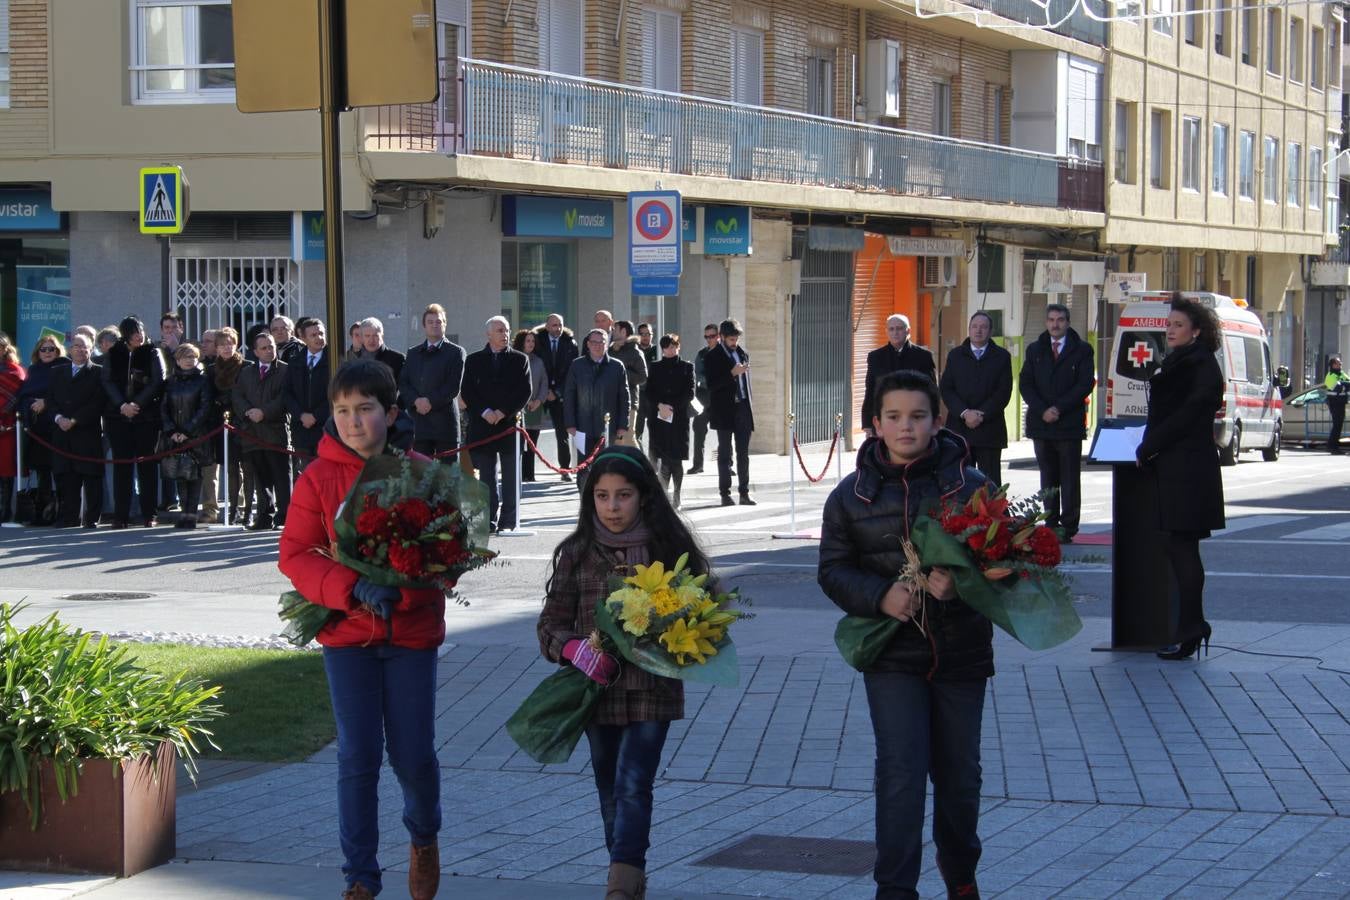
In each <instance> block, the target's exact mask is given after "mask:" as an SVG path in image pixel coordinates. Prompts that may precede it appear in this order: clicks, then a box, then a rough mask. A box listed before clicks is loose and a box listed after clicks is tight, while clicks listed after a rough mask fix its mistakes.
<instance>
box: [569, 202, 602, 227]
mask: <svg viewBox="0 0 1350 900" xmlns="http://www.w3.org/2000/svg"><path fill="white" fill-rule="evenodd" d="M578 225H580V226H581V227H582V228H604V227H605V214H604V213H587V214H582V213H580V212H578V211H577V208H576V207H575V206H574V207H572V208H571V209H569V210H565V211H564V212H563V226H564V227H566V228H567V230H568V231H573V230H575V229H576V227H577V226H578Z"/></svg>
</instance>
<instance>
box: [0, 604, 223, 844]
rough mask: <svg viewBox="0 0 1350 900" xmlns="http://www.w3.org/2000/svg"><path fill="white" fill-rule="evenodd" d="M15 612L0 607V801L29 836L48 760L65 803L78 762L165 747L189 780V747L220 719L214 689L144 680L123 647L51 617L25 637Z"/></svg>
mask: <svg viewBox="0 0 1350 900" xmlns="http://www.w3.org/2000/svg"><path fill="white" fill-rule="evenodd" d="M20 608H21V607H18V606H11V605H10V604H8V603H0V793H7V792H10V791H17V792H20V793H21V794H22V795H23V799H24V804H25V805H26V806H27V808H28V810H29V812H30V813H31V814H32V828H33V829H35V830H36V828H37V827H38V823H39V821H41V815H42V797H41V791H40V784H41V777H40V767H41V766H42V764H43V762H44V761H49V762H50V763H51V765H52V767H53V771H54V774H55V780H56V789H57V792H58V793H59V794H60V795H61V800H62V802H64V801H65V800H66V799H67V798H68V797H70V796H72V795H74V794H77V793H78V792H79V785H78V780H79V775H80V769H81V763H82V761H83V760H85V759H113V760H119V761H121V762H123V763H125V762H127V761H130V760H133V759H136V758H138V757H141V756H143V755H145V754H150V753H153V752H154V751H155V749H156V748H157V747H158V746H159V745H160V744H161V743H162V742H164V741H168V742H169V743H170V744H172V745H173V747H174V749H175V750H176V751H177V753H178V755H179V757H181V758H182V759H183V760H184V762H185V763H186V764H187V770H188V774H189V776H190V777H194V778H195V776H196V771H197V770H196V759H195V754H196V753H197V752H198V746H197V741H198V739H204V740H205V741H206V743H208V744H210V745H211V746H212V747H214V746H215V744H214V742H213V741H212V740H211V732H210V731H209V730H208V729H207V727H206V726H207V724H208V723H209V722H210V721H211V720H212V719H215V718H218V717H220V716H221V715H224V712H223V710H222V709H221V707H220V704H219V703H218V702H216V697H217V695H218V694H219V693H220V688H219V687H208V686H206V685H205V684H204V683H203V682H201V681H200V680H189V679H184V678H181V677H179V678H169V677H166V676H164V675H162V674H158V673H155V672H148V671H146V670H145V669H143V668H141V667H139V666H137V665H136V664H135V663H134V662H132V661H131V660H129V659H128V658H127V648H125V647H120V646H116V645H114V644H111V643H110V642H109V641H108V639H107V638H106V637H102V636H100V637H98V638H97V639H95V638H94V636H93V635H91V634H89V633H87V632H85V631H82V630H80V629H78V628H77V629H71V628H69V627H68V626H66V625H63V624H62V623H61V622H60V621H59V620H58V619H57V618H56V615H55V614H53V615H50V616H48V617H47V618H46V619H44V620H43V621H42V622H39V623H38V624H36V625H31V626H29V627H27V628H22V629H21V628H19V627H17V626H16V625H15V624H14V618H15V615H16V614H17V613H18V611H19V609H20Z"/></svg>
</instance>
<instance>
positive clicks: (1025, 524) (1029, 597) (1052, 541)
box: [834, 486, 1083, 669]
mask: <svg viewBox="0 0 1350 900" xmlns="http://www.w3.org/2000/svg"><path fill="white" fill-rule="evenodd" d="M1040 500H1041V498H1040V496H1039V495H1037V496H1035V497H1029V498H1027V499H1025V500H1019V501H1010V500H1009V499H1008V497H1007V494H1006V492H1005V491H1004V489H1002V488H993V487H990V486H985V487H982V488H980V489H979V490H978V491H976V492H975V493H974V494H973V495H972V496H971V498H970V499H969V500H967V501H966V502H965V503H956V502H947V503H945V504H943V505H942V506H940V507H937V508H934V509H932V510H929V512H928V513H927V514H925V515H920V516H918V518H916V519H915V521H914V527H913V528H912V529H911V530H910V537H909V539H908V540H904V541H902V547H903V549H904V552H905V558H906V564H905V566H904V568H903V570H902V571H900V572H899V573H897V579H898V580H900V581H903V582H905V583H907V584H909V585H910V586H911V587H912V588H913V589H914V590H915V591H916V592H918V593H920V594H925V593H927V579H926V577H925V573H926V572H928V571H931V570H932V569H933V568H935V567H942V568H944V569H947V570H948V571H950V572H951V574H952V578H953V580H954V581H955V582H956V590H957V595H958V596H959V597H960V599H961V602H963V603H965V604H966V605H967V606H970V607H971V608H973V609H975V610H976V611H977V612H979V613H981V614H983V615H984V616H985V617H986V618H988V619H989V621H991V622H993V623H994V624H995V625H997V626H998V627H999V628H1002V629H1003V630H1004V631H1006V632H1007V633H1008V634H1010V635H1012V636H1013V637H1014V638H1016V639H1017V640H1018V641H1019V642H1021V643H1022V644H1024V645H1025V646H1027V647H1028V648H1030V649H1032V650H1046V649H1049V648H1050V647H1054V646H1056V645H1057V644H1062V643H1063V642H1064V641H1067V640H1068V639H1069V638H1071V637H1073V636H1074V635H1075V634H1077V633H1078V632H1079V630H1081V629H1082V627H1083V623H1082V621H1081V620H1080V619H1079V618H1078V612H1077V611H1076V610H1075V609H1074V608H1073V592H1072V590H1071V589H1070V585H1069V582H1068V579H1067V578H1066V577H1065V575H1064V573H1063V572H1061V571H1060V570H1059V569H1058V568H1057V566H1059V564H1060V562H1061V555H1060V547H1059V538H1058V537H1057V536H1056V535H1055V533H1054V531H1052V530H1051V529H1049V528H1048V527H1046V526H1045V525H1042V524H1040V523H1041V520H1042V519H1043V518H1044V513H1043V512H1042V511H1041V502H1040ZM921 602H922V601H921ZM921 609H922V607H921ZM911 621H912V622H913V623H914V624H915V625H916V627H918V628H920V629H922V628H923V627H924V624H923V623H924V616H923V615H922V613H921V614H920V616H919V617H918V618H917V619H913V620H911ZM900 626H901V623H900V621H899V620H897V619H893V618H890V617H883V618H869V617H865V616H845V617H844V618H843V619H842V620H840V622H839V625H838V627H837V628H836V629H835V634H834V640H835V645H836V646H837V647H838V648H839V652H840V653H841V654H843V656H844V659H845V660H846V661H847V662H848V663H849V664H850V665H852V666H854V667H855V668H858V669H865V668H867V666H869V665H871V663H872V662H873V661H874V660H875V659H876V658H877V656H878V655H879V654H880V653H881V651H882V650H883V649H885V646H886V644H887V643H889V642H890V640H891V638H892V637H894V636H895V633H896V631H897V630H899V628H900Z"/></svg>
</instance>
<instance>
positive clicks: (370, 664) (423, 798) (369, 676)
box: [323, 643, 441, 894]
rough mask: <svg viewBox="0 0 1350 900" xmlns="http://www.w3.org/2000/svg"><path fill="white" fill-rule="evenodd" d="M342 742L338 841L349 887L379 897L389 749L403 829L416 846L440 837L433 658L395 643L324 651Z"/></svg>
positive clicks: (325, 665) (433, 841) (339, 752)
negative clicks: (382, 794) (384, 767)
mask: <svg viewBox="0 0 1350 900" xmlns="http://www.w3.org/2000/svg"><path fill="white" fill-rule="evenodd" d="M323 665H324V670H325V671H326V672H327V673H328V691H329V694H330V696H331V697H332V700H333V718H334V720H335V721H336V723H337V739H338V778H337V783H338V840H339V842H340V843H341V845H342V855H343V856H344V857H346V862H345V863H343V866H342V872H343V874H344V875H346V876H347V885H348V887H350V886H351V885H353V884H355V883H356V882H358V881H359V882H361V883H362V884H364V885H366V886H367V887H368V888H370V889H371V891H372V892H373V893H376V894H378V893H379V892H380V863H379V861H378V860H377V859H376V851H377V850H378V849H379V845H380V824H379V782H380V762H381V761H382V760H383V758H384V748H385V745H386V744H388V747H389V765H390V766H391V767H392V768H393V770H394V775H395V776H396V777H397V778H398V783H399V786H400V787H402V788H403V825H404V827H405V828H407V829H408V834H409V835H411V837H412V842H413V843H414V844H416V845H417V846H419V847H425V846H426V845H428V844H434V843H435V842H436V835H437V833H438V832H439V831H440V830H441V767H440V763H439V762H438V761H437V759H436V651H435V650H434V649H432V650H409V649H407V648H406V647H396V646H394V645H392V644H379V643H377V644H372V645H371V646H369V647H325V648H324V651H323Z"/></svg>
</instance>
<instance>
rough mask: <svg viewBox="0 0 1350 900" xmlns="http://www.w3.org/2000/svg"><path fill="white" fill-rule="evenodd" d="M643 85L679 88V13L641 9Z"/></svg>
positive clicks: (647, 86)
mask: <svg viewBox="0 0 1350 900" xmlns="http://www.w3.org/2000/svg"><path fill="white" fill-rule="evenodd" d="M642 86H643V87H645V88H654V89H656V90H658V91H672V92H674V91H679V89H680V17H679V15H678V14H676V13H673V12H668V11H666V10H660V9H648V10H644V11H643V13H642Z"/></svg>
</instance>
